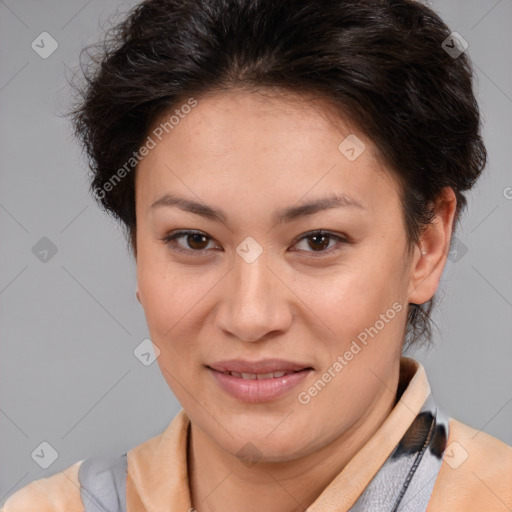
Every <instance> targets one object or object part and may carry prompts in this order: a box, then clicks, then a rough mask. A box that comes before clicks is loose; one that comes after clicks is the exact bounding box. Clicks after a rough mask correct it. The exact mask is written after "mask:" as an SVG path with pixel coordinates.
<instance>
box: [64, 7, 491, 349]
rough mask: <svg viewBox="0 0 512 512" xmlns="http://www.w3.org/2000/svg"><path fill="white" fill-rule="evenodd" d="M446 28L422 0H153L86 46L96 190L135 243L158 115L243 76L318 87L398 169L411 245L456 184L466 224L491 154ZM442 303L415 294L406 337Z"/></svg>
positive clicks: (424, 328)
mask: <svg viewBox="0 0 512 512" xmlns="http://www.w3.org/2000/svg"><path fill="white" fill-rule="evenodd" d="M449 36H450V29H449V28H448V27H447V26H446V25H445V24H444V23H443V21H442V20H441V19H440V18H439V16H438V15H437V14H436V13H434V12H433V11H432V10H431V9H430V8H428V7H426V6H425V5H423V4H421V3H419V2H416V1H413V0H186V1H183V0H146V1H144V2H142V3H140V4H139V5H137V6H136V7H135V8H134V9H133V10H132V11H131V12H130V13H129V14H128V16H127V17H126V18H125V19H124V20H123V21H122V22H121V23H119V24H117V25H115V26H114V27H112V28H111V29H110V31H109V32H108V33H107V34H106V36H105V38H104V40H103V41H101V42H100V43H98V44H96V45H91V46H89V47H87V48H85V49H84V50H83V54H82V55H84V54H85V56H86V57H87V58H88V60H87V61H83V60H82V61H81V66H82V71H83V73H82V75H81V76H82V77H83V78H84V80H82V81H81V82H80V83H75V84H74V87H75V90H76V91H77V92H78V95H77V96H76V98H77V100H76V103H75V105H74V109H73V111H72V112H71V116H72V120H73V123H74V129H75V134H76V135H77V137H78V138H79V140H80V141H81V143H82V144H83V146H84V148H85V151H86V153H87V156H88V159H89V166H90V169H91V191H92V192H93V195H94V197H95V198H96V199H97V201H98V203H99V204H100V206H101V207H102V208H103V209H105V210H106V211H108V212H109V213H111V214H113V215H114V216H115V217H116V218H117V219H118V220H120V221H121V222H122V225H123V226H124V228H125V229H126V234H127V240H128V242H129V244H130V247H131V249H132V251H133V254H134V255H135V256H136V243H135V241H136V229H135V228H136V222H135V190H134V174H135V169H136V159H134V158H133V156H134V154H136V153H137V151H138V149H139V148H140V147H141V145H142V144H143V143H144V141H145V140H146V139H147V137H148V133H149V130H150V129H151V127H152V126H153V125H154V123H155V121H156V120H158V119H160V118H161V117H162V115H163V114H165V113H166V112H171V111H173V109H176V108H177V107H179V106H180V105H183V104H186V103H187V100H188V99H190V98H191V97H194V98H196V99H199V98H200V97H201V94H203V93H209V92H222V91H229V90H230V89H232V88H235V87H237V88H240V87H242V88H245V89H248V90H252V91H258V90H261V91H263V90H265V89H267V88H268V89H274V90H282V91H288V92H293V93H296V94H304V95H305V96H306V95H311V94H312V95H314V96H316V97H319V98H325V99H327V100H328V101H329V102H330V104H332V105H333V108H334V109H339V112H340V113H343V114H344V115H346V116H348V118H349V119H350V121H351V122H352V123H353V124H354V125H355V126H357V128H359V129H360V130H361V132H362V133H364V134H366V135H367V136H368V137H369V138H370V139H371V140H372V141H373V143H374V144H375V146H376V148H377V150H378V152H379V154H380V156H381V158H382V160H383V162H385V163H386V164H387V165H388V166H389V168H390V169H392V171H393V173H394V174H395V176H396V178H397V179H398V181H399V183H400V184H401V190H402V197H401V199H402V205H403V212H404V225H405V229H406V232H407V238H408V242H409V246H410V247H411V248H412V247H413V246H414V245H415V244H416V243H417V242H418V240H419V236H420V235H421V233H422V230H423V229H425V228H426V227H427V226H428V225H429V223H430V222H431V221H432V219H433V216H434V215H435V201H436V199H437V198H438V197H439V192H440V190H441V188H442V187H445V186H450V187H452V188H453V190H454V192H455V194H456V197H457V211H456V216H455V220H454V228H455V227H456V224H457V221H458V219H459V215H460V213H461V211H462V210H463V209H464V208H465V207H466V198H465V197H464V195H463V191H465V190H469V189H470V188H471V187H472V186H473V185H474V183H475V181H476V180H477V178H478V177H479V175H480V173H481V171H482V169H483V167H484V165H485V161H486V150H485V147H484V145H483V142H482V139H481V136H480V120H479V110H478V106H477V103H476V100H475V97H474V94H473V90H472V70H471V65H470V61H469V59H468V57H467V54H466V53H464V52H463V53H462V54H461V55H459V56H457V57H455V56H454V55H453V54H452V55H450V54H449V53H447V51H445V49H444V48H443V41H445V40H446V39H447V38H449ZM128 162H129V164H128V167H127V163H128ZM132 168H133V171H134V172H130V170H131V169H132ZM121 169H124V172H119V171H120V170H121ZM116 173H117V174H116ZM433 305H434V297H433V298H432V299H431V300H430V301H428V302H426V303H425V304H421V305H416V304H410V305H409V311H408V319H407V326H406V332H405V345H406V346H409V345H411V344H413V343H414V344H417V343H418V342H419V341H420V339H423V340H424V341H426V342H427V344H430V341H431V338H432V331H431V327H432V322H431V319H430V315H431V311H432V308H433Z"/></svg>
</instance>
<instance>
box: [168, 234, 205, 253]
mask: <svg viewBox="0 0 512 512" xmlns="http://www.w3.org/2000/svg"><path fill="white" fill-rule="evenodd" d="M180 239H183V240H184V243H178V240H180ZM211 240H212V239H211V238H210V237H209V236H208V235H206V234H205V233H201V232H198V231H188V230H181V231H175V232H173V233H169V234H168V235H166V236H165V237H163V238H162V242H164V244H166V245H168V246H169V247H170V248H171V249H172V250H173V251H177V252H183V253H187V254H191V255H193V256H200V255H203V254H204V253H206V252H208V249H207V247H208V243H209V242H210V241H211Z"/></svg>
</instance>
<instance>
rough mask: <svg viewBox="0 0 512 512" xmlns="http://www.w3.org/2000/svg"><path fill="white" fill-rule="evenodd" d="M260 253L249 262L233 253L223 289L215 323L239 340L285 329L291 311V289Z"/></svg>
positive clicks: (261, 336) (251, 338)
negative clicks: (232, 259)
mask: <svg viewBox="0 0 512 512" xmlns="http://www.w3.org/2000/svg"><path fill="white" fill-rule="evenodd" d="M273 267H274V266H273V265H272V264H271V262H269V261H268V260H267V258H266V257H265V256H264V255H263V254H262V255H260V256H259V257H258V258H257V259H256V260H255V261H253V262H252V263H247V262H246V261H245V260H244V259H243V258H241V257H239V256H238V255H236V257H235V261H234V265H233V267H232V269H231V272H229V274H228V275H227V276H226V278H225V280H224V281H225V282H224V287H223V289H222V299H221V306H220V307H219V308H218V310H217V326H218V327H219V328H220V329H222V330H223V331H224V332H227V333H230V334H231V335H233V336H235V337H236V338H238V339H239V340H242V341H250V342H257V341H263V340H266V339H268V337H269V336H270V335H273V336H275V335H276V334H277V333H283V332H286V330H287V329H288V328H289V327H290V323H291V320H292V312H291V310H290V303H289V301H288V300H287V294H289V293H290V291H289V290H288V289H287V288H286V286H285V285H284V284H283V282H282V280H281V279H279V278H278V276H277V275H276V274H277V273H278V272H277V271H276V269H275V268H273Z"/></svg>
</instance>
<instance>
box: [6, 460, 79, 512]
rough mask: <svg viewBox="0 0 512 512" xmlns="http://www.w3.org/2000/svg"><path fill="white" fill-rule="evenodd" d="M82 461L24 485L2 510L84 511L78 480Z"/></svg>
mask: <svg viewBox="0 0 512 512" xmlns="http://www.w3.org/2000/svg"><path fill="white" fill-rule="evenodd" d="M82 462H83V461H79V462H76V463H75V464H73V465H72V466H69V467H68V468H66V469H65V470H64V471H61V472H60V473H56V474H55V475H52V476H50V477H47V478H41V479H39V480H35V481H34V482H31V483H30V484H28V485H26V486H25V487H22V488H21V489H19V490H18V491H16V492H15V493H14V494H12V495H11V496H10V497H9V498H8V499H7V501H6V502H5V503H4V505H3V507H2V509H1V511H0V512H26V511H28V510H37V511H38V512H83V505H82V500H81V498H80V483H79V481H78V469H79V467H80V465H81V463H82Z"/></svg>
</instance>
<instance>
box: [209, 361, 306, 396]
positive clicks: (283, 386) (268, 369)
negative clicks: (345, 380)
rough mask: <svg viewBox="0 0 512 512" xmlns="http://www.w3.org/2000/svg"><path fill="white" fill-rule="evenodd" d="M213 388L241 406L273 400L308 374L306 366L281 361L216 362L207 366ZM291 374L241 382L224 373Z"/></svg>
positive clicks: (240, 378)
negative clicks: (237, 401) (214, 384)
mask: <svg viewBox="0 0 512 512" xmlns="http://www.w3.org/2000/svg"><path fill="white" fill-rule="evenodd" d="M207 368H208V371H209V372H210V373H211V374H212V376H213V377H214V379H215V381H216V382H217V384H218V385H219V386H220V387H221V389H223V390H224V391H225V392H227V393H228V394H230V395H231V396H233V397H234V398H236V399H238V400H241V401H243V402H249V403H261V402H269V401H272V400H276V399H278V398H280V397H282V396H283V395H285V394H286V393H288V392H289V391H290V390H291V389H293V388H294V387H295V386H297V385H298V384H300V383H301V382H302V381H303V380H304V379H305V378H306V377H307V376H308V375H309V374H310V373H311V372H312V371H313V368H312V367H311V366H308V365H307V364H301V363H293V362H290V361H285V360H283V359H266V360H262V361H255V362H248V361H244V360H240V359H236V360H230V361H219V362H217V363H215V364H212V365H208V366H207ZM283 371H284V372H291V373H287V374H286V375H283V376H281V377H270V378H265V379H258V378H256V379H244V378H242V377H241V376H234V375H229V374H228V373H224V372H236V373H254V374H256V375H259V374H265V373H275V372H283Z"/></svg>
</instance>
